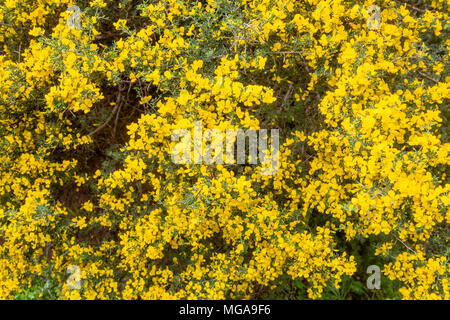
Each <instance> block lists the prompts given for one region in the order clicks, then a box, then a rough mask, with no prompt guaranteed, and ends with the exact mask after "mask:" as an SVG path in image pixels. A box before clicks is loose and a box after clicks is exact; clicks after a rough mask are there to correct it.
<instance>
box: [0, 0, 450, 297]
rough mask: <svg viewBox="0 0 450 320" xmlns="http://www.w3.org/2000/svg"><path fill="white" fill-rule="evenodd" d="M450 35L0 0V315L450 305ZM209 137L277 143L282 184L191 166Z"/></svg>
mask: <svg viewBox="0 0 450 320" xmlns="http://www.w3.org/2000/svg"><path fill="white" fill-rule="evenodd" d="M372 4H375V5H377V6H378V7H379V8H380V10H381V24H380V29H376V28H370V29H369V28H368V25H367V23H366V22H367V20H368V19H369V16H370V14H369V13H368V12H367V8H368V7H369V6H370V5H372ZM71 5H76V6H78V7H79V8H80V9H81V15H80V21H81V25H80V28H76V27H73V26H72V27H69V26H68V24H67V20H68V19H71V18H73V17H71V15H72V14H74V13H73V11H68V10H67V9H68V7H69V6H71ZM448 17H449V16H448V3H447V1H445V0H433V1H424V0H417V1H414V2H412V1H410V2H409V3H406V2H404V1H397V0H396V1H394V0H377V1H375V2H369V1H359V2H358V1H354V0H335V1H331V0H240V1H237V0H236V1H227V0H202V1H198V0H161V1H158V0H120V1H110V0H94V1H87V0H80V1H77V2H76V3H75V2H73V1H71V0H52V1H50V0H22V1H15V0H1V1H0V137H1V139H0V298H4V299H13V298H17V299H20V298H28V299H29V298H36V299H37V298H47V299H49V298H50V299H54V298H63V299H138V298H141V299H186V298H189V299H224V298H228V299H235V298H245V299H248V298H259V299H264V298H277V299H280V298H281V299H303V298H313V299H316V298H327V299H368V298H378V299H399V298H404V299H440V298H442V299H450V282H449V281H450V278H449V266H448V259H449V256H450V247H449V245H448V237H449V223H450V214H449V212H448V206H449V196H448V193H449V188H450V187H449V183H448V180H447V174H446V171H447V170H448V165H449V151H450V144H449V143H448V142H447V139H448V134H449V132H448V117H449V111H448V98H449V80H450V77H449V76H450V75H449V65H448V59H449V58H448V51H449V46H450V40H449V39H448V33H449V31H450V28H449V24H448ZM200 120H201V121H202V125H203V127H204V128H205V129H206V128H218V129H221V130H226V129H233V128H241V129H248V128H253V129H259V128H265V129H271V128H278V129H280V137H281V141H280V151H279V159H280V167H279V170H278V171H277V172H276V173H275V174H273V175H262V174H261V168H262V167H261V165H251V164H248V165H227V164H224V165H220V164H218V165H207V164H192V165H178V164H175V163H173V161H172V159H171V150H172V148H173V147H174V144H175V142H172V140H171V134H172V132H173V131H174V130H176V129H179V128H187V129H192V128H193V125H194V121H200ZM369 265H378V266H379V267H380V268H381V270H382V279H381V280H382V283H381V289H380V290H370V289H368V288H367V287H366V279H367V277H368V274H367V273H366V269H367V267H368V266H369ZM69 266H77V267H78V268H79V270H80V272H81V288H80V289H73V286H71V285H70V282H69V281H67V280H68V277H69V276H70V275H71V272H68V268H69ZM71 268H72V269H69V271H70V270H73V267H71Z"/></svg>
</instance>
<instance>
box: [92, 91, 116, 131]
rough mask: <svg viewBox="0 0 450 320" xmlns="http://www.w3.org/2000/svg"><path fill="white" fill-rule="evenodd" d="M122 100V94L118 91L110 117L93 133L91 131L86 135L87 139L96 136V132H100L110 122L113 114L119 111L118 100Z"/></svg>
mask: <svg viewBox="0 0 450 320" xmlns="http://www.w3.org/2000/svg"><path fill="white" fill-rule="evenodd" d="M121 99H122V93H121V91H120V90H119V93H118V95H117V100H116V106H115V107H114V109H113V110H112V112H111V115H110V116H109V118H108V119H107V120H106V121H105V122H104V123H103V124H102V125H101V126H99V127H97V128H96V129H95V130H94V131H92V132H91V133H89V134H88V137H91V136H93V135H94V134H96V133H97V132H99V131H100V130H102V129H103V128H104V127H105V126H106V125H107V124H108V123H109V122H110V121H111V119H112V118H113V117H114V114H115V113H116V111H117V110H118V109H119V106H120V100H121Z"/></svg>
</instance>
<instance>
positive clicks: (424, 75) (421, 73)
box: [418, 71, 439, 84]
mask: <svg viewBox="0 0 450 320" xmlns="http://www.w3.org/2000/svg"><path fill="white" fill-rule="evenodd" d="M418 73H419V74H420V75H421V76H422V77H424V78H426V79H428V80H430V81H432V82H434V83H436V84H438V83H439V81H437V80H435V79H433V78H431V77H430V76H429V75H427V74H426V73H423V72H420V71H419V72H418Z"/></svg>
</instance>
